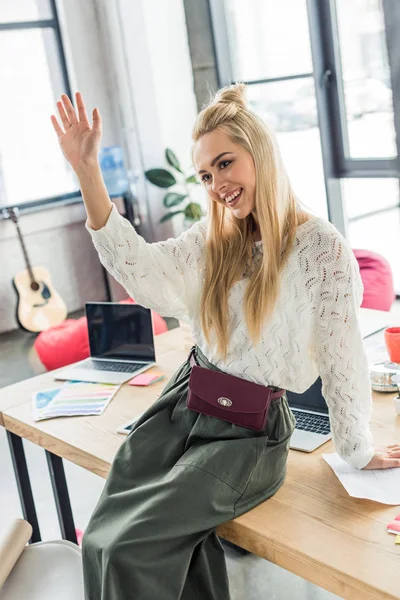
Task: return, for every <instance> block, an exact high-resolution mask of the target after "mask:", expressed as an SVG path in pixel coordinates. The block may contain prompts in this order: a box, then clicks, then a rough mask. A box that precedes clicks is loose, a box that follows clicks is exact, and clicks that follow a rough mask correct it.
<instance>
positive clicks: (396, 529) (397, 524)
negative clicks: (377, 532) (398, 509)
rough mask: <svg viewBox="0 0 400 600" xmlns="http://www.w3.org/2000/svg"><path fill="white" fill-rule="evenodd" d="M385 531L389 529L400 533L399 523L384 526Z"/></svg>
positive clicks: (394, 522) (393, 522)
mask: <svg viewBox="0 0 400 600" xmlns="http://www.w3.org/2000/svg"><path fill="white" fill-rule="evenodd" d="M386 529H390V530H391V531H396V532H398V533H400V521H392V522H391V523H389V524H388V525H386Z"/></svg>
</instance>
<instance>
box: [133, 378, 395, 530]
mask: <svg viewBox="0 0 400 600" xmlns="http://www.w3.org/2000/svg"><path fill="white" fill-rule="evenodd" d="M163 378H164V375H163V374H162V373H140V375H136V377H133V378H132V379H131V380H130V381H129V382H128V385H150V384H151V383H155V382H156V381H160V380H161V379H163ZM399 525H400V523H399Z"/></svg>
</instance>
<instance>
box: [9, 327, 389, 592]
mask: <svg viewBox="0 0 400 600" xmlns="http://www.w3.org/2000/svg"><path fill="white" fill-rule="evenodd" d="M180 347H182V331H181V330H180V329H176V330H172V331H169V332H167V333H165V334H162V335H160V336H157V337H156V352H157V370H161V371H163V372H164V373H165V374H166V376H167V377H170V376H171V375H172V374H173V372H174V371H175V370H176V368H177V367H178V366H179V365H180V364H181V363H182V362H183V361H184V360H185V358H186V357H187V352H186V351H183V350H182V351H179V350H176V348H180ZM31 383H32V387H31V390H30V391H33V390H34V389H35V390H37V389H39V388H44V387H52V386H54V387H56V386H57V385H58V384H57V382H55V381H54V380H53V378H52V374H48V373H46V374H44V375H40V376H39V377H35V378H33V379H32V380H31ZM165 383H166V380H165V379H164V380H163V381H162V382H160V383H158V384H154V385H153V386H151V387H149V388H143V389H139V388H134V389H132V388H130V387H128V386H123V387H122V388H121V390H120V391H119V392H118V394H117V395H116V396H115V398H114V399H113V400H112V402H111V404H110V406H109V407H108V408H107V409H106V411H105V412H104V414H103V415H101V416H97V417H71V418H59V419H52V420H48V421H39V422H38V423H35V422H34V421H33V420H32V416H31V403H30V402H31V401H30V392H29V386H28V385H27V382H26V381H25V382H21V384H16V385H13V386H10V387H9V388H4V389H3V390H1V391H0V406H1V405H4V404H5V403H6V402H7V399H10V394H11V395H12V396H14V398H15V395H19V397H20V400H21V402H17V403H16V405H14V406H12V407H11V408H8V409H6V410H4V413H3V422H4V426H5V427H6V428H7V429H8V430H9V431H10V432H13V433H15V434H17V435H18V436H21V437H23V438H26V439H28V440H30V441H32V442H34V443H35V444H38V445H40V446H42V447H43V448H46V450H47V451H50V452H51V453H54V454H56V455H58V456H61V457H63V458H67V459H68V460H71V461H72V462H74V463H76V464H78V465H80V466H82V467H84V468H85V469H88V470H90V471H93V472H94V473H97V474H98V475H101V476H102V477H106V476H107V473H108V471H109V468H110V464H111V462H112V460H113V457H114V455H115V453H116V451H117V449H118V447H119V446H120V444H121V442H122V440H123V439H124V438H123V437H122V436H120V435H119V434H117V433H115V429H116V427H117V426H118V425H121V424H122V423H124V422H125V421H127V420H129V419H130V418H131V417H132V416H134V415H135V414H136V413H137V412H141V411H142V410H144V409H145V408H146V407H147V406H149V405H150V404H151V403H152V402H153V401H154V399H155V396H157V395H158V394H159V393H161V391H162V389H163V387H164V386H165ZM392 398H393V394H378V393H374V413H373V422H372V429H373V433H374V439H375V442H376V443H377V444H389V443H391V442H398V441H399V440H400V417H396V414H395V411H394V409H393V405H392ZM24 399H25V401H24ZM332 451H333V445H332V443H331V442H329V443H327V444H325V445H324V446H322V447H321V448H320V449H318V450H316V451H315V452H313V453H311V454H305V453H302V452H296V451H290V454H289V460H288V472H287V477H286V481H285V484H284V485H283V487H282V488H281V489H280V490H279V491H278V492H277V493H276V494H275V496H273V497H272V498H271V499H270V500H267V501H266V502H263V503H262V504H261V505H259V506H258V507H256V508H255V509H253V510H251V511H250V512H248V513H246V514H245V515H242V516H241V517H239V518H237V519H235V520H234V521H230V522H228V523H226V524H224V525H222V526H220V527H219V528H218V534H219V535H221V536H222V537H223V538H225V539H227V540H229V541H231V542H233V543H234V544H237V545H238V546H241V547H243V548H245V549H246V550H249V551H250V552H252V553H254V554H256V555H258V556H261V557H263V558H266V559H268V560H270V561H271V562H274V563H276V564H278V565H280V566H282V567H284V568H285V569H288V570H289V571H292V572H293V573H296V574H297V575H300V576H301V577H304V578H305V579H307V580H309V581H311V582H313V583H315V584H317V585H319V586H321V587H323V588H325V589H327V590H329V591H331V592H333V593H335V594H337V595H338V596H341V597H342V598H346V599H351V600H378V599H379V600H399V599H400V579H399V568H400V546H396V545H395V544H394V536H392V535H389V534H387V533H386V531H385V526H386V523H388V522H389V521H390V520H392V518H393V517H394V516H395V515H396V514H397V513H398V512H399V509H398V508H396V507H393V506H392V507H390V506H385V505H381V504H378V503H375V502H371V501H367V500H357V499H355V498H351V497H350V496H348V495H347V493H346V491H345V490H344V488H343V487H342V485H341V484H340V482H339V480H338V479H337V478H336V476H335V475H334V473H333V471H332V470H331V468H330V467H329V466H328V465H327V464H326V463H325V461H323V460H322V458H321V455H322V454H323V453H329V452H332Z"/></svg>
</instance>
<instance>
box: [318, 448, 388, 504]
mask: <svg viewBox="0 0 400 600" xmlns="http://www.w3.org/2000/svg"><path fill="white" fill-rule="evenodd" d="M322 456H323V458H324V460H325V461H326V462H327V463H328V465H329V466H330V467H331V469H332V470H333V472H334V473H335V475H336V476H337V477H338V479H339V481H340V483H341V484H342V485H343V487H344V488H345V490H346V491H347V493H348V494H349V495H350V496H353V497H354V498H367V499H368V500H375V502H381V503H382V504H400V468H397V469H374V470H371V471H369V470H367V471H362V470H359V469H356V468H355V467H352V466H351V465H349V464H347V463H346V462H345V461H344V460H342V459H341V458H340V456H339V455H338V454H337V453H336V452H335V453H334V454H323V455H322Z"/></svg>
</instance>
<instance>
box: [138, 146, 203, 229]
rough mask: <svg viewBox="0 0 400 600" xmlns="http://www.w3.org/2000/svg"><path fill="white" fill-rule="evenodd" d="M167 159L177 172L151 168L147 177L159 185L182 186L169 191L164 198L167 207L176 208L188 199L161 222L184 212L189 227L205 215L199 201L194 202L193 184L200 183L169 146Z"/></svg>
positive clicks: (163, 186)
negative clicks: (186, 169)
mask: <svg viewBox="0 0 400 600" xmlns="http://www.w3.org/2000/svg"><path fill="white" fill-rule="evenodd" d="M165 159H166V161H167V163H168V164H169V165H170V167H172V168H173V169H174V171H175V172H176V175H175V173H173V172H171V171H170V170H167V169H149V170H148V171H146V172H145V176H146V179H147V180H148V181H150V183H152V184H153V185H156V186H157V187H160V188H164V189H169V188H172V187H174V186H176V185H179V186H180V189H179V188H178V190H175V191H173V192H172V191H168V192H167V193H166V194H165V196H164V199H163V204H164V206H165V208H176V207H177V206H179V205H180V204H182V202H183V201H184V200H186V201H187V203H186V206H185V207H184V208H181V209H180V210H173V211H171V212H168V213H166V214H165V215H164V216H163V217H162V218H161V219H160V223H164V222H165V221H168V220H169V219H172V217H174V216H175V215H180V214H183V215H184V217H185V226H186V227H189V226H190V225H192V224H193V223H194V222H195V221H199V220H200V219H201V217H202V216H203V210H202V208H201V206H200V204H198V203H197V202H193V199H192V197H191V186H192V185H199V181H198V180H197V178H196V176H195V175H193V174H192V175H189V174H187V173H185V172H184V171H183V170H182V168H181V166H180V164H179V161H178V159H177V157H176V155H175V153H174V152H173V151H172V150H171V149H170V148H167V149H166V151H165Z"/></svg>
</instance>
